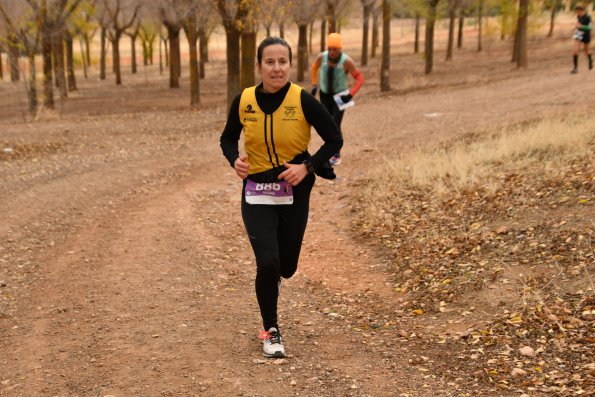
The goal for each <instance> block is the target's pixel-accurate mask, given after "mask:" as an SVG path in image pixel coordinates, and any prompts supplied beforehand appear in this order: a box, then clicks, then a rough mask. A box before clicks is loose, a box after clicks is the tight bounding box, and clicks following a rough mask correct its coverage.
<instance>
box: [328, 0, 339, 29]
mask: <svg viewBox="0 0 595 397" xmlns="http://www.w3.org/2000/svg"><path fill="white" fill-rule="evenodd" d="M326 17H327V18H328V32H329V33H335V32H337V6H336V4H335V2H334V1H327V3H326Z"/></svg>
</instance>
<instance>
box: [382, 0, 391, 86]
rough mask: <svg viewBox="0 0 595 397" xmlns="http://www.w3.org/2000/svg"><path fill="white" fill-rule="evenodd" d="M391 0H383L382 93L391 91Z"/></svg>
mask: <svg viewBox="0 0 595 397" xmlns="http://www.w3.org/2000/svg"><path fill="white" fill-rule="evenodd" d="M390 18H391V11H390V0H382V59H381V61H380V91H388V90H390Z"/></svg>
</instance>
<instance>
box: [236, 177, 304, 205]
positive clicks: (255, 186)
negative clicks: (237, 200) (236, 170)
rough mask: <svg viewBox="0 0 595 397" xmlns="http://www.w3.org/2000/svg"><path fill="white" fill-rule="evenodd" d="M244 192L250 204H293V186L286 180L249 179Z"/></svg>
mask: <svg viewBox="0 0 595 397" xmlns="http://www.w3.org/2000/svg"><path fill="white" fill-rule="evenodd" d="M244 193H245V197H246V202H247V203H248V204H266V205H288V204H293V186H291V185H290V184H289V183H287V182H286V181H279V182H274V183H256V182H254V181H251V180H250V179H248V180H247V181H246V189H245V191H244Z"/></svg>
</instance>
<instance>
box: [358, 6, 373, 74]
mask: <svg viewBox="0 0 595 397" xmlns="http://www.w3.org/2000/svg"><path fill="white" fill-rule="evenodd" d="M360 2H361V3H362V8H363V26H362V59H361V64H362V66H366V65H367V64H368V52H369V47H368V42H369V34H370V17H371V15H372V10H373V9H374V3H375V2H376V0H360Z"/></svg>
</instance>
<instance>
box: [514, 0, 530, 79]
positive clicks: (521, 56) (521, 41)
mask: <svg viewBox="0 0 595 397" xmlns="http://www.w3.org/2000/svg"><path fill="white" fill-rule="evenodd" d="M528 14H529V0H519V18H518V24H517V34H518V46H517V57H516V59H517V67H519V68H526V67H527V65H528V57H527V22H528Z"/></svg>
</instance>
